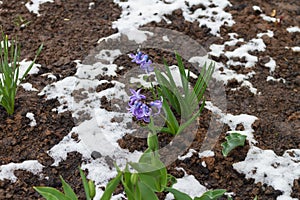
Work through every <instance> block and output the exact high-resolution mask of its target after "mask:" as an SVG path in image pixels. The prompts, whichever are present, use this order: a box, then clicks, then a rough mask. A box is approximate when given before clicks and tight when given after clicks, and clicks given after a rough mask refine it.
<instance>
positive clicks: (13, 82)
mask: <svg viewBox="0 0 300 200" xmlns="http://www.w3.org/2000/svg"><path fill="white" fill-rule="evenodd" d="M42 48H43V45H41V46H40V47H39V48H38V50H37V53H36V56H35V58H34V60H33V61H32V63H31V64H30V65H29V67H28V68H27V69H26V71H25V73H24V74H23V75H22V76H21V77H20V74H19V70H20V68H19V66H20V65H19V60H20V47H19V45H18V44H17V42H16V41H14V40H11V41H9V40H8V36H7V35H4V34H3V33H2V42H0V105H1V106H3V107H4V108H5V110H6V112H7V113H8V114H9V115H12V114H13V113H14V109H15V97H16V94H17V90H18V87H19V84H20V83H21V82H22V81H23V80H24V79H25V77H26V76H27V74H28V73H29V71H30V70H31V68H32V67H33V65H34V63H35V61H36V59H37V57H38V55H39V54H40V52H41V51H42Z"/></svg>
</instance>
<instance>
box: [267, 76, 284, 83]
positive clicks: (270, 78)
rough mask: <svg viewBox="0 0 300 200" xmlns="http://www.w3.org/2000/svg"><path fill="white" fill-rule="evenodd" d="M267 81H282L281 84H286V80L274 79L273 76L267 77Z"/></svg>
mask: <svg viewBox="0 0 300 200" xmlns="http://www.w3.org/2000/svg"><path fill="white" fill-rule="evenodd" d="M267 81H276V82H280V81H282V82H283V83H285V82H286V80H285V79H284V78H274V77H273V76H268V77H267Z"/></svg>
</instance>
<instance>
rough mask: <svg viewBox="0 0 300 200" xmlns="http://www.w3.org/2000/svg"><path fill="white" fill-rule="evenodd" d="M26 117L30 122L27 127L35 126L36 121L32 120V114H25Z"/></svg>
mask: <svg viewBox="0 0 300 200" xmlns="http://www.w3.org/2000/svg"><path fill="white" fill-rule="evenodd" d="M26 117H27V118H28V119H30V120H31V122H30V124H29V126H36V120H35V118H34V114H33V113H31V112H28V113H26Z"/></svg>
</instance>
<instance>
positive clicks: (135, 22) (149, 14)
mask: <svg viewBox="0 0 300 200" xmlns="http://www.w3.org/2000/svg"><path fill="white" fill-rule="evenodd" d="M114 2H115V3H117V4H118V5H119V6H120V7H121V8H122V14H121V17H120V19H118V20H117V21H115V22H113V28H117V29H118V30H119V32H120V33H123V34H125V35H127V37H128V38H129V40H135V41H136V42H137V43H142V42H143V41H145V40H146V39H147V35H146V34H149V33H147V32H145V31H140V30H138V28H139V27H140V26H142V25H145V24H147V23H149V22H152V21H154V22H160V21H161V20H162V19H166V17H165V16H164V15H166V14H171V13H172V12H173V11H174V10H176V9H181V10H182V12H183V17H184V18H185V20H187V21H190V22H194V21H198V22H199V26H202V25H206V26H207V27H208V28H210V29H211V33H212V34H214V35H219V31H220V27H221V26H222V25H223V24H226V25H228V26H231V25H233V24H234V21H233V20H232V16H231V14H230V13H227V12H225V11H224V10H223V9H224V8H225V7H227V6H230V5H231V4H230V2H229V1H227V0H211V1H209V0H193V1H189V3H188V4H189V5H187V4H186V3H185V1H184V0H177V1H172V2H169V3H164V2H163V1H156V0H147V1H144V0H128V1H126V2H125V1H121V0H114ZM200 3H201V4H203V5H204V6H205V7H206V9H205V10H202V9H201V8H199V9H197V10H195V12H194V13H191V12H190V10H189V8H190V7H191V6H193V5H196V4H200ZM210 5H215V6H214V7H212V6H211V7H209V6H210ZM166 21H168V20H166Z"/></svg>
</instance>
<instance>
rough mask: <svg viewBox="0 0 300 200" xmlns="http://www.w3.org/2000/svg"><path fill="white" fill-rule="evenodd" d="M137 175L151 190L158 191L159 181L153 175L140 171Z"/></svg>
mask: <svg viewBox="0 0 300 200" xmlns="http://www.w3.org/2000/svg"><path fill="white" fill-rule="evenodd" d="M139 177H140V181H141V182H143V183H144V184H146V185H147V186H148V187H149V188H150V189H151V190H153V191H156V192H157V191H160V188H161V187H160V185H159V181H158V180H157V179H156V178H155V177H153V176H151V175H147V174H142V173H140V174H139Z"/></svg>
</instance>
